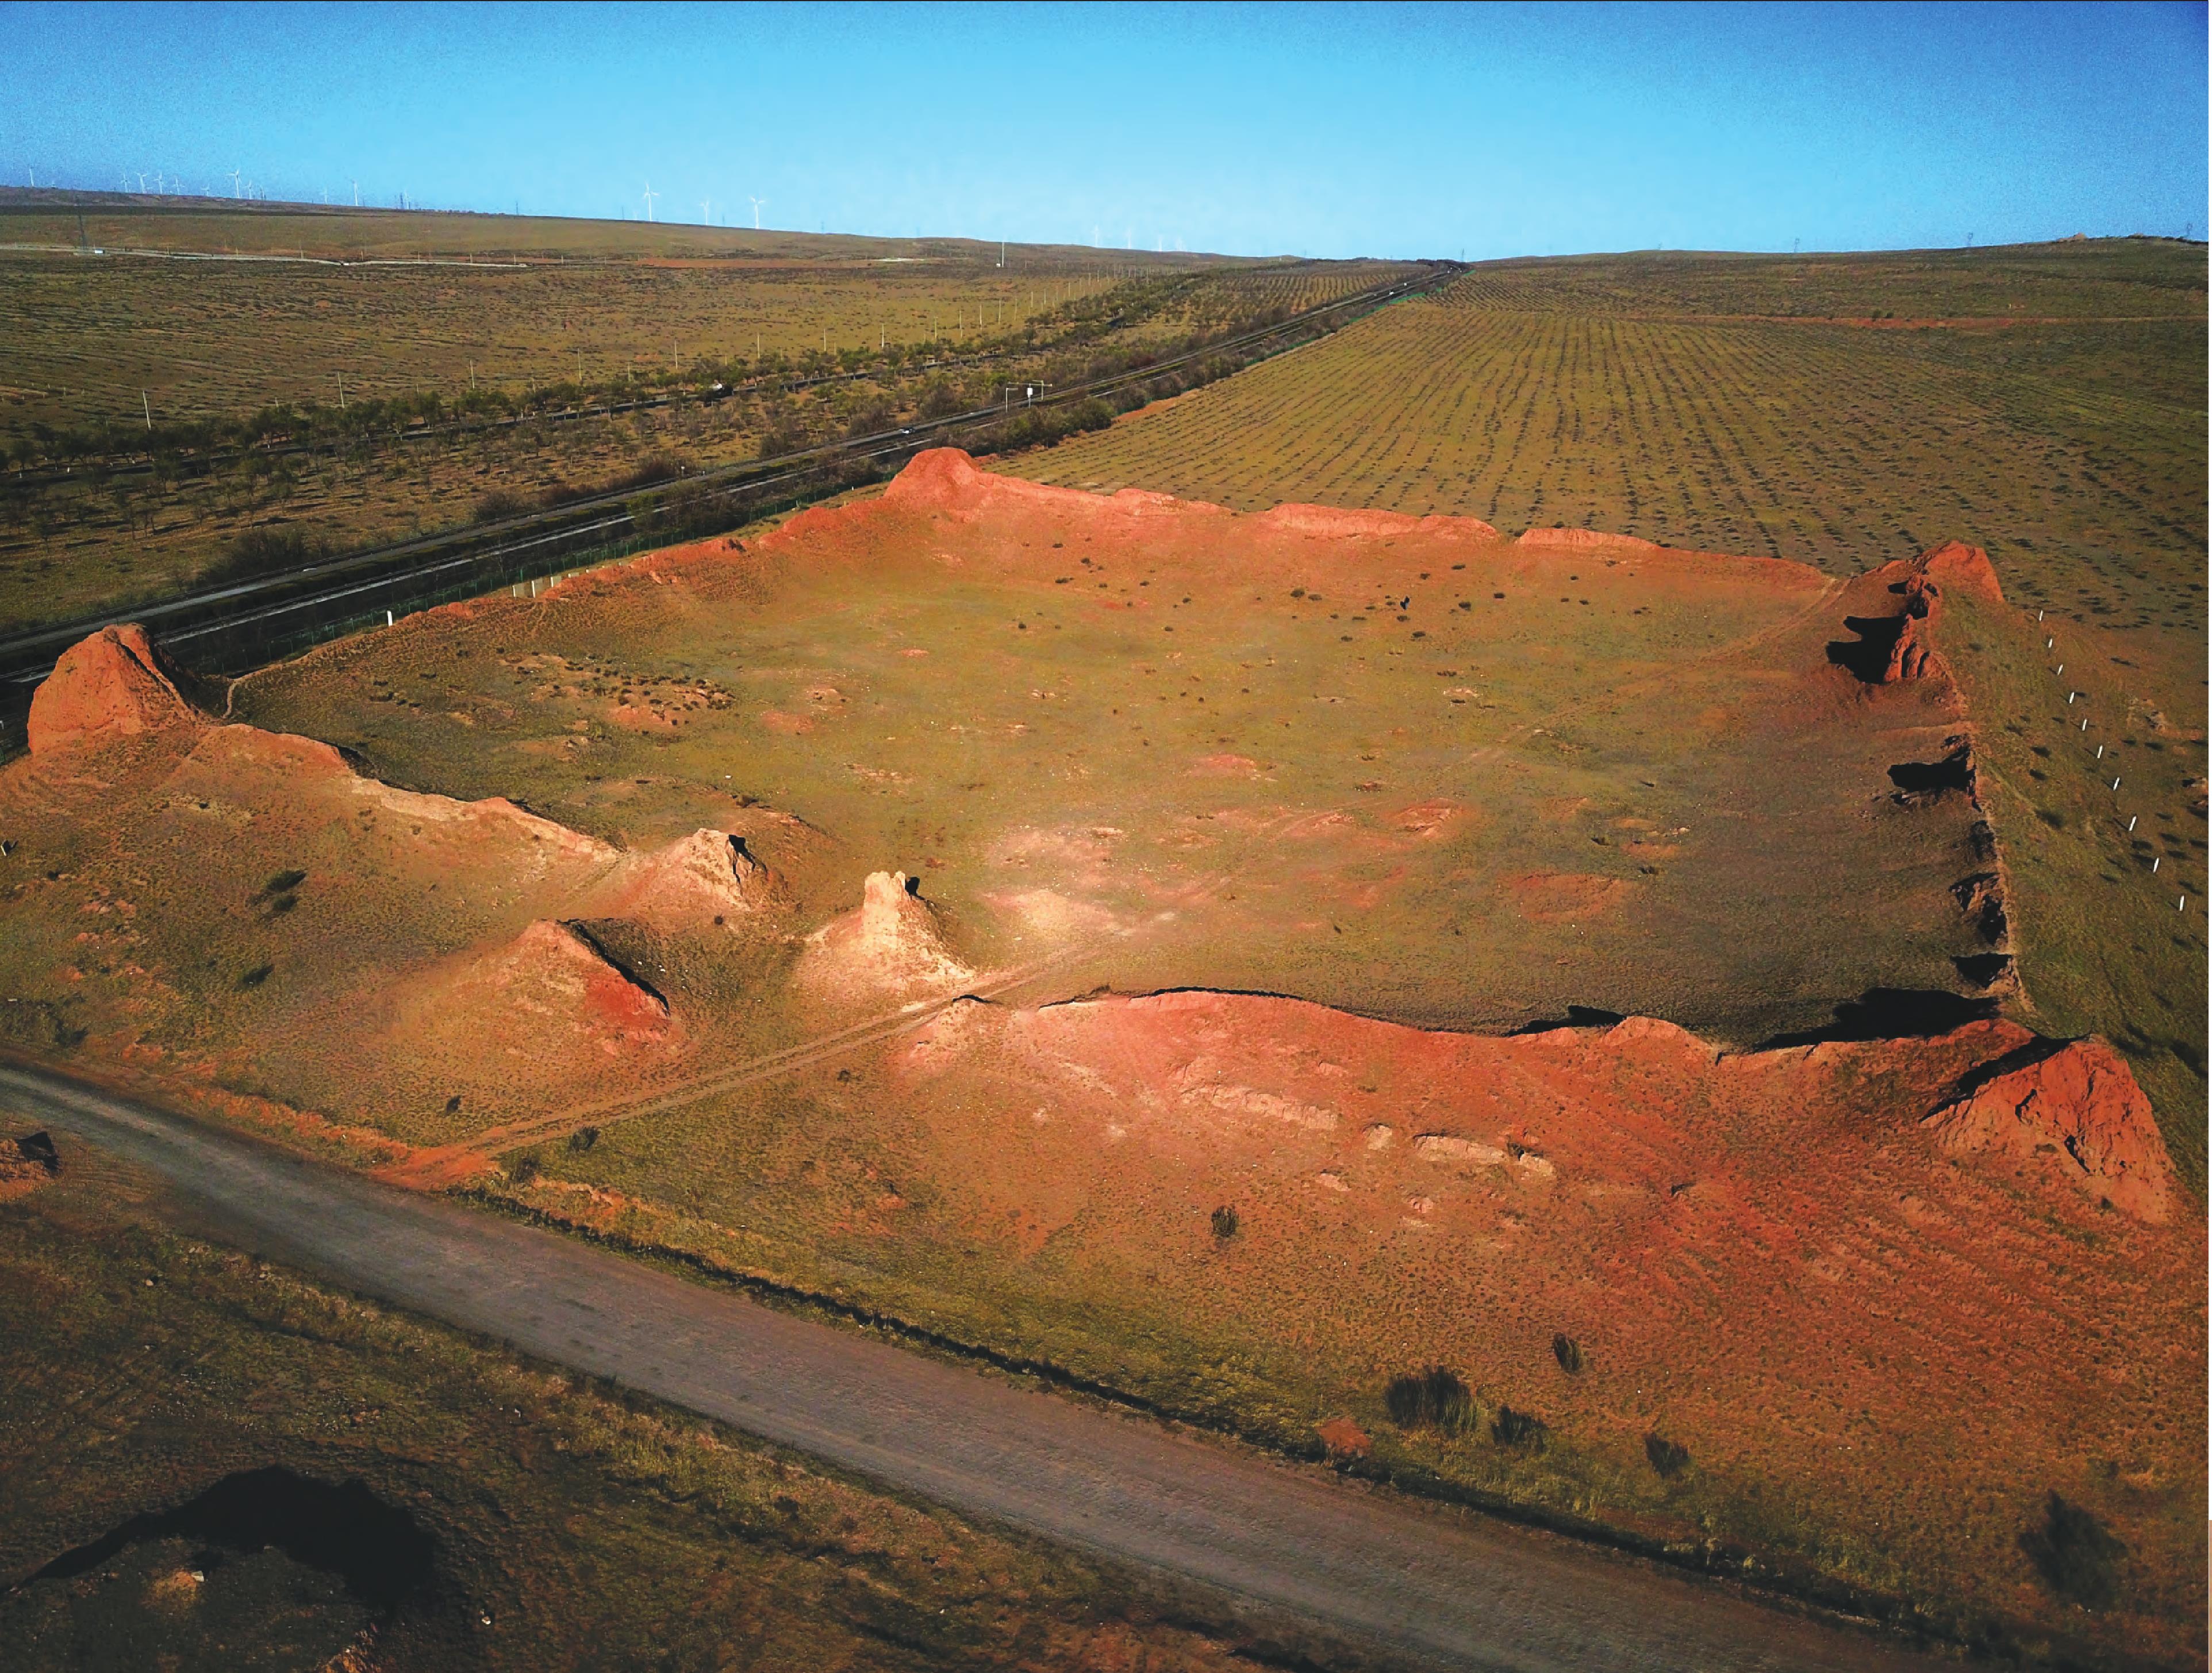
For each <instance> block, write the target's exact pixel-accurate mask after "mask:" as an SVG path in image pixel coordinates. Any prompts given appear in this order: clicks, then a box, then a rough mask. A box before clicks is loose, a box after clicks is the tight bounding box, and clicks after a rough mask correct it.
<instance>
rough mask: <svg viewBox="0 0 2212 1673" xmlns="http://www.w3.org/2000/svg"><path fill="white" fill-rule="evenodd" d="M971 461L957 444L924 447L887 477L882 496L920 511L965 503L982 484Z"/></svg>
mask: <svg viewBox="0 0 2212 1673" xmlns="http://www.w3.org/2000/svg"><path fill="white" fill-rule="evenodd" d="M985 485H986V484H985V483H984V479H983V472H982V471H979V470H977V469H976V468H975V460H974V459H971V458H970V457H969V455H968V454H967V453H963V452H962V451H961V449H959V448H957V447H927V448H924V449H923V450H922V451H921V453H916V454H915V456H914V457H913V458H912V459H908V461H907V464H906V468H905V469H904V470H902V471H900V472H899V473H898V475H897V476H896V477H894V478H892V479H891V485H890V487H889V488H887V489H885V490H884V499H886V500H887V501H889V502H890V503H892V504H893V505H901V506H908V507H913V508H921V509H924V510H929V509H934V508H943V507H950V506H958V505H965V504H966V503H968V502H969V501H970V500H972V499H974V498H975V496H976V495H977V494H978V493H980V492H981V490H982V489H983V488H984V486H985Z"/></svg>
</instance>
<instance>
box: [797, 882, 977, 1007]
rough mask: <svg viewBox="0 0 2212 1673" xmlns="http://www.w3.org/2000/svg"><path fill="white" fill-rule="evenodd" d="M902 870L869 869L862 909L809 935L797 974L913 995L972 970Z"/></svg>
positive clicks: (827, 984)
mask: <svg viewBox="0 0 2212 1673" xmlns="http://www.w3.org/2000/svg"><path fill="white" fill-rule="evenodd" d="M918 887H919V879H914V878H909V877H908V875H907V874H906V873H904V872H871V873H868V880H867V883H866V885H865V887H864V889H863V891H862V894H861V899H860V910H859V911H857V912H848V913H847V914H846V915H845V916H843V917H842V918H836V919H834V920H832V921H831V922H829V923H827V924H825V925H823V927H822V928H820V929H817V931H815V932H814V934H812V935H811V936H809V937H808V938H807V947H806V954H805V960H804V962H803V964H802V965H801V974H802V976H803V977H804V979H805V981H806V982H807V983H808V984H809V985H811V986H812V987H815V988H816V989H823V990H827V991H829V992H831V993H837V992H842V991H851V990H854V989H858V990H860V991H864V992H865V991H868V990H873V991H875V992H877V993H902V994H911V993H915V992H917V991H922V992H927V991H930V990H936V991H940V992H941V991H942V990H944V989H946V988H952V987H957V986H959V985H960V984H961V983H965V982H967V981H969V979H970V978H972V977H973V976H974V975H975V972H974V971H973V970H969V968H968V967H967V966H966V965H965V964H962V963H961V962H960V961H959V960H958V959H957V958H954V957H953V956H952V954H951V952H949V951H948V950H947V949H946V947H945V938H944V935H943V934H942V932H941V931H940V930H939V928H938V922H937V911H936V909H935V908H933V906H931V905H930V903H928V902H927V901H926V900H924V899H922V898H921V895H920V894H919V893H918V892H916V891H917V889H918Z"/></svg>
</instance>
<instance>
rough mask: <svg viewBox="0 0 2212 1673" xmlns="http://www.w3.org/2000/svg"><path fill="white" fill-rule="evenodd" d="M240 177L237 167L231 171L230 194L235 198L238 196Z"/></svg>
mask: <svg viewBox="0 0 2212 1673" xmlns="http://www.w3.org/2000/svg"><path fill="white" fill-rule="evenodd" d="M239 178H240V176H239V171H238V170H237V169H235V168H234V169H232V170H231V171H230V195H231V196H232V197H234V198H235V197H237V196H238V182H239Z"/></svg>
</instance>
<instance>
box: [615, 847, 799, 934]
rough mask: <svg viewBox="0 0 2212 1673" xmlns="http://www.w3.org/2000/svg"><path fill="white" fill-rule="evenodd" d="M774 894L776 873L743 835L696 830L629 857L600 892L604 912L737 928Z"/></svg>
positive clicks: (662, 922) (665, 925) (671, 925)
mask: <svg viewBox="0 0 2212 1673" xmlns="http://www.w3.org/2000/svg"><path fill="white" fill-rule="evenodd" d="M602 896H603V898H604V902H605V909H604V910H605V914H606V916H610V917H626V918H635V919H636V920H638V922H641V923H648V924H651V925H652V926H653V928H656V929H663V930H690V929H704V928H730V929H733V928H736V927H737V924H738V921H739V920H740V919H742V918H744V917H745V916H749V915H750V914H752V913H755V912H757V911H759V910H761V909H762V908H763V907H765V906H767V905H769V903H771V902H772V901H773V900H774V898H775V875H774V873H771V872H770V871H769V868H768V867H766V866H763V864H761V862H760V861H757V860H756V859H754V858H753V856H752V855H751V854H750V852H749V851H748V850H747V849H746V848H745V839H744V837H732V836H731V835H730V834H729V833H728V832H726V831H721V830H695V831H693V832H692V833H691V834H690V836H689V837H679V838H678V839H677V840H676V841H675V842H673V843H670V844H668V846H667V847H665V848H661V849H652V850H650V851H649V852H646V853H642V854H630V855H624V856H623V859H622V861H620V862H619V863H618V864H617V867H616V868H615V871H614V874H613V875H612V876H611V878H610V879H608V881H607V884H606V885H605V889H604V890H603V891H602Z"/></svg>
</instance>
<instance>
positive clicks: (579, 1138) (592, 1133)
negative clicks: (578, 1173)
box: [568, 1127, 599, 1156]
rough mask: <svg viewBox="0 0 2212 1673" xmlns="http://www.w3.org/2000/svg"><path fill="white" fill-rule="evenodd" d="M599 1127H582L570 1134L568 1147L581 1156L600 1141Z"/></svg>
mask: <svg viewBox="0 0 2212 1673" xmlns="http://www.w3.org/2000/svg"><path fill="white" fill-rule="evenodd" d="M597 1143H599V1129H598V1128H596V1127H580V1128H578V1129H576V1130H575V1131H574V1132H573V1133H571V1134H570V1135H568V1148H569V1149H571V1150H573V1151H574V1152H575V1153H577V1154H578V1155H579V1156H580V1155H582V1154H583V1153H585V1152H586V1151H587V1150H589V1149H590V1148H591V1147H592V1146H593V1145H595V1144H597Z"/></svg>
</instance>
